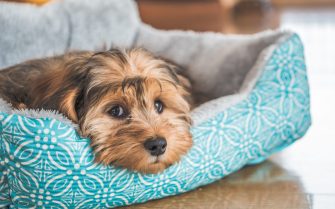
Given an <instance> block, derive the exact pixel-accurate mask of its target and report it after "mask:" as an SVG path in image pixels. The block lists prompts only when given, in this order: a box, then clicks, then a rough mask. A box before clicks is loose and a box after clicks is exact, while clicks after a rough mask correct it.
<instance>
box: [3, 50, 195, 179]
mask: <svg viewBox="0 0 335 209" xmlns="http://www.w3.org/2000/svg"><path fill="white" fill-rule="evenodd" d="M189 87H190V84H189V82H188V80H187V79H186V78H184V77H182V76H181V75H179V74H177V73H176V67H175V66H174V65H172V64H170V63H167V62H166V61H164V60H162V59H159V58H156V57H154V56H153V55H152V54H150V53H149V52H146V51H144V50H141V49H133V50H130V51H127V52H123V51H120V50H110V51H105V52H99V53H94V52H74V53H68V54H65V55H62V56H57V57H52V58H45V59H38V60H32V61H28V62H26V63H23V64H19V65H16V66H13V67H10V68H7V69H4V70H2V71H0V97H2V98H3V99H5V100H6V101H8V102H9V103H11V104H12V105H13V107H15V108H22V107H26V108H30V109H51V110H58V111H59V112H61V113H63V114H64V115H66V116H67V117H68V118H70V119H71V120H72V121H73V122H75V123H77V124H78V125H79V128H80V131H81V134H82V135H83V136H85V137H90V138H91V146H92V148H93V150H94V152H95V155H96V156H95V157H96V161H97V162H99V163H103V164H105V165H108V164H113V165H116V166H121V167H126V168H129V169H133V170H137V171H140V172H145V173H156V172H159V171H162V170H164V169H165V168H167V167H168V166H170V165H171V164H173V163H175V162H177V161H178V160H179V159H180V157H181V156H182V155H183V154H185V153H186V152H187V150H188V149H189V148H190V147H191V145H192V138H191V134H190V131H189V129H190V123H191V120H190V115H189V112H190V105H189V100H188V98H189V93H188V88H189Z"/></svg>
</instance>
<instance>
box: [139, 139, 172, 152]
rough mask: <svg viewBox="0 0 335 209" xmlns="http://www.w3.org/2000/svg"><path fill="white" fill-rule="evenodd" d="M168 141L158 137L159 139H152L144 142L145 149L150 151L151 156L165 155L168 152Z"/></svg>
mask: <svg viewBox="0 0 335 209" xmlns="http://www.w3.org/2000/svg"><path fill="white" fill-rule="evenodd" d="M166 145H167V143H166V139H164V138H161V137H158V138H150V139H147V140H146V141H145V142H144V147H145V149H146V150H148V151H149V153H150V154H151V155H154V156H158V155H162V154H164V152H165V150H166Z"/></svg>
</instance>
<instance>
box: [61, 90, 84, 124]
mask: <svg viewBox="0 0 335 209" xmlns="http://www.w3.org/2000/svg"><path fill="white" fill-rule="evenodd" d="M82 103H83V102H82V98H81V97H80V89H79V88H74V89H70V90H67V91H66V93H65V94H64V97H63V99H62V100H61V102H60V106H59V109H60V111H61V112H62V113H63V114H65V115H66V116H67V117H68V118H69V119H71V120H72V121H73V122H75V123H78V121H79V114H78V113H79V111H80V108H81V104H82Z"/></svg>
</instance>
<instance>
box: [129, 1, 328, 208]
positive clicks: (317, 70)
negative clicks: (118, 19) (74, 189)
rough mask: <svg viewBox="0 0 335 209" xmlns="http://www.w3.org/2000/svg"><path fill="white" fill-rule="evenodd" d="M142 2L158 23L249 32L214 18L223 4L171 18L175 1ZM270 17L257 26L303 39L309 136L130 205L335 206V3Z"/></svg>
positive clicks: (197, 7)
mask: <svg viewBox="0 0 335 209" xmlns="http://www.w3.org/2000/svg"><path fill="white" fill-rule="evenodd" d="M141 4H142V5H140V9H141V12H142V17H144V20H145V21H146V22H148V23H151V24H154V25H155V26H156V27H160V28H174V29H176V28H183V29H195V30H199V31H202V30H212V31H221V32H228V33H239V32H243V33H246V31H245V30H244V29H243V28H239V26H236V25H234V23H227V22H225V21H223V20H220V19H216V18H222V17H223V16H225V15H226V14H217V10H219V9H220V7H219V5H216V6H215V3H211V4H212V5H209V4H207V6H201V5H199V4H201V3H199V1H198V3H197V5H195V6H194V10H193V9H192V6H190V5H188V6H185V5H184V6H183V5H182V6H180V5H179V6H178V7H181V8H182V10H183V11H184V13H183V12H181V11H177V13H178V12H179V13H178V15H177V16H174V17H171V18H170V17H169V13H171V12H172V11H174V10H178V7H176V6H175V5H174V4H175V3H171V4H170V6H169V7H168V8H167V10H169V11H168V12H166V10H164V8H163V9H162V8H161V7H159V6H157V4H156V5H149V6H148V5H145V4H144V3H141ZM185 7H188V8H187V9H185ZM201 8H203V9H201ZM149 9H150V10H149ZM179 9H180V8H179ZM211 9H212V10H211ZM151 10H153V11H152V13H151ZM200 10H201V11H200ZM187 11H190V13H187ZM197 11H198V12H199V13H198V12H197ZM149 13H150V14H149ZM198 14H199V15H200V17H201V18H200V19H201V20H200V21H197V15H198ZM170 15H171V14H170ZM268 15H269V14H268ZM206 16H208V17H207V18H206ZM270 16H271V17H270V18H272V20H271V21H260V25H261V26H260V27H255V28H257V29H266V28H273V27H276V26H279V27H284V28H291V29H293V30H295V31H297V32H298V33H299V34H300V35H301V37H302V39H303V41H304V43H305V48H306V58H307V66H308V71H309V72H308V73H309V76H310V85H311V99H312V102H311V103H312V117H313V125H312V127H311V129H310V130H309V132H308V133H307V135H306V136H305V137H304V138H303V139H301V140H300V141H298V142H297V143H295V144H294V145H292V146H291V147H289V148H288V149H286V150H284V151H283V152H280V153H278V154H276V155H274V156H272V157H271V158H270V159H269V160H268V161H266V162H264V163H262V164H259V165H256V166H250V167H246V168H244V169H242V170H240V171H239V172H237V173H234V174H232V175H230V176H228V177H226V178H224V179H222V180H221V181H218V182H215V183H213V184H211V185H208V186H205V187H202V188H199V189H197V190H195V191H192V192H188V193H185V194H182V195H179V196H175V197H169V198H165V199H162V200H155V201H151V202H148V203H146V204H141V205H135V206H130V207H127V208H129V209H149V208H150V209H163V208H166V209H167V208H169V209H170V208H175V209H202V208H204V209H307V208H313V209H335V8H334V9H332V8H329V7H328V8H326V9H323V8H317V9H316V8H307V9H306V8H299V7H298V8H295V9H289V8H284V9H281V10H280V11H279V10H277V11H272V12H271V13H270ZM268 17H269V16H268ZM150 18H154V19H150ZM159 18H162V19H159ZM178 18H181V19H180V20H178ZM263 18H265V17H263ZM206 23H207V24H206ZM223 24H226V25H223ZM266 24H268V25H266ZM275 24H278V25H275ZM227 27H228V28H227Z"/></svg>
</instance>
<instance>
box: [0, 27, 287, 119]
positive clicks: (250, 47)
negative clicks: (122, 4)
mask: <svg viewBox="0 0 335 209" xmlns="http://www.w3.org/2000/svg"><path fill="white" fill-rule="evenodd" d="M141 30H142V31H140V33H139V37H138V38H137V42H136V43H135V46H142V47H145V48H147V49H148V50H150V51H152V52H154V53H155V54H158V55H160V56H162V57H165V58H167V59H170V60H172V61H174V62H176V63H177V64H180V65H182V66H183V67H184V69H185V70H186V74H187V75H188V76H189V77H190V78H191V79H192V82H193V85H194V90H195V92H196V93H195V96H196V97H198V98H200V99H199V100H201V102H202V103H201V105H200V106H198V107H197V108H195V109H194V110H193V111H192V119H193V122H194V125H197V124H199V123H201V122H202V121H204V120H206V119H208V118H210V117H212V116H214V115H215V114H217V113H218V112H221V111H223V110H224V109H226V108H228V107H230V106H232V105H234V104H236V103H237V102H239V101H241V100H243V99H244V98H246V96H247V95H248V94H249V92H250V91H251V90H252V88H253V86H254V84H255V82H256V81H257V78H258V77H259V75H260V74H261V73H262V71H263V69H264V64H265V63H266V61H267V60H268V58H269V56H270V55H271V53H272V51H273V50H274V48H275V47H276V46H278V44H280V43H281V42H282V41H283V40H285V39H286V38H287V37H288V36H290V35H291V32H283V31H267V32H263V33H260V34H256V35H250V36H239V35H231V36H222V35H219V34H214V33H204V34H199V33H195V32H182V31H169V32H166V31H159V30H156V29H153V28H151V27H149V26H146V25H144V26H143V28H142V29H141ZM155 40H157V41H160V42H159V43H160V44H157V43H158V42H155ZM155 43H156V44H155ZM0 111H3V112H6V113H16V114H20V115H25V116H28V117H33V118H40V117H53V118H56V119H58V120H60V121H63V122H65V123H67V124H72V123H71V122H70V121H69V120H68V119H66V118H65V117H64V116H62V115H61V114H59V113H57V112H55V111H47V110H11V108H10V105H8V104H5V102H4V101H3V100H1V99H0ZM73 125H74V124H73Z"/></svg>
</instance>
